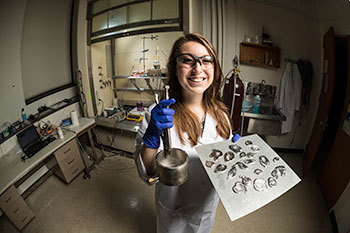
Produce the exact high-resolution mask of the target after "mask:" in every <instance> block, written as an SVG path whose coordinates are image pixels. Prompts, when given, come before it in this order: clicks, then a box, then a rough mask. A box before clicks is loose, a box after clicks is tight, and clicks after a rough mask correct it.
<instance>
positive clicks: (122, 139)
mask: <svg viewBox="0 0 350 233" xmlns="http://www.w3.org/2000/svg"><path fill="white" fill-rule="evenodd" d="M129 113H134V114H136V115H142V116H143V114H144V111H139V112H137V111H135V110H134V111H130V112H129ZM95 120H96V124H97V126H96V132H97V136H98V139H99V141H100V143H101V144H102V145H104V146H107V147H110V148H111V149H116V150H121V151H124V152H127V153H130V154H132V153H134V152H135V139H136V135H137V132H138V130H139V128H140V125H141V122H140V121H133V120H127V119H123V120H120V119H118V118H114V117H113V116H112V117H103V116H98V117H96V118H95Z"/></svg>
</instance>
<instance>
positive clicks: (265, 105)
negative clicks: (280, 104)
mask: <svg viewBox="0 0 350 233" xmlns="http://www.w3.org/2000/svg"><path fill="white" fill-rule="evenodd" d="M246 101H249V102H251V99H246ZM241 115H242V116H244V118H243V119H244V131H245V132H246V133H248V134H252V133H257V134H260V135H279V134H280V132H281V125H282V121H285V120H286V119H287V118H286V116H284V115H283V113H281V111H279V110H278V109H277V107H276V106H275V105H274V104H273V100H265V101H264V100H262V101H261V106H260V108H259V113H253V108H250V109H249V110H248V111H246V112H243V111H242V114H241Z"/></svg>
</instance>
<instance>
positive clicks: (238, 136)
mask: <svg viewBox="0 0 350 233" xmlns="http://www.w3.org/2000/svg"><path fill="white" fill-rule="evenodd" d="M240 138H241V135H239V134H238V133H236V134H235V135H233V137H232V142H237V141H238V139H240Z"/></svg>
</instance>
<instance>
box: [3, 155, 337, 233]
mask: <svg viewBox="0 0 350 233" xmlns="http://www.w3.org/2000/svg"><path fill="white" fill-rule="evenodd" d="M282 157H283V159H284V160H285V161H286V162H287V163H288V164H289V165H290V166H291V167H292V168H293V170H294V171H295V172H296V173H297V174H298V175H299V176H300V174H301V168H302V157H301V156H300V155H295V154H293V155H282ZM26 202H27V203H28V205H29V206H30V208H31V209H32V210H33V211H34V213H35V218H34V219H33V220H32V221H31V222H30V223H29V224H28V225H27V226H26V227H25V228H24V229H23V232H24V233H63V232H69V233H71V232H72V233H75V232H79V233H80V232H81V233H85V232H86V233H95V232H96V233H100V232H103V233H109V232H126V233H134V232H135V233H136V232H138V233H152V232H155V218H156V215H155V208H154V187H152V186H151V187H150V186H147V185H146V184H145V183H143V181H141V180H140V179H139V177H138V175H137V171H136V168H135V165H134V161H133V160H132V159H130V158H127V157H122V156H112V157H108V158H106V159H105V160H104V161H102V162H101V163H100V164H99V165H98V166H97V167H96V168H95V169H94V170H92V171H91V179H87V180H84V179H83V175H82V174H80V175H79V176H78V177H77V178H76V179H74V180H73V181H72V182H71V183H70V184H69V185H66V184H64V183H63V182H62V181H61V180H60V179H59V178H57V177H56V176H54V175H53V176H51V177H49V179H48V180H47V181H45V182H44V184H42V185H41V186H40V187H39V188H38V189H37V190H35V191H34V193H32V194H31V195H30V196H29V197H28V198H27V199H26ZM0 232H6V233H12V232H14V233H15V232H18V231H17V230H16V229H15V228H14V227H13V226H12V224H11V223H9V221H8V220H7V218H6V217H5V216H1V217H0ZM212 232H213V233H226V232H227V233H228V232H230V233H232V232H238V233H253V232H254V233H331V232H332V228H331V222H330V219H329V215H328V212H327V207H326V203H325V200H324V199H323V196H322V193H321V191H320V189H319V187H318V184H317V182H316V180H315V176H314V175H313V174H310V175H308V176H307V177H306V178H305V179H303V180H302V182H301V183H299V184H298V185H297V186H296V187H294V188H293V189H291V190H290V191H289V192H287V193H286V194H284V195H282V196H281V197H279V198H278V199H276V200H274V201H273V202H271V203H269V204H268V205H266V206H264V207H262V208H261V209H259V210H257V211H255V212H253V213H251V214H249V215H247V216H245V217H243V218H240V219H238V220H236V221H234V222H231V221H230V219H229V217H228V215H227V213H226V211H225V209H224V207H223V206H222V204H221V203H220V204H219V207H218V210H217V215H216V221H215V224H214V227H213V230H212Z"/></svg>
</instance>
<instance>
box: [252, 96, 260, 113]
mask: <svg viewBox="0 0 350 233" xmlns="http://www.w3.org/2000/svg"><path fill="white" fill-rule="evenodd" d="M260 103H261V98H260V96H259V95H256V96H255V98H254V105H253V113H256V114H259V108H260Z"/></svg>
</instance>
